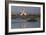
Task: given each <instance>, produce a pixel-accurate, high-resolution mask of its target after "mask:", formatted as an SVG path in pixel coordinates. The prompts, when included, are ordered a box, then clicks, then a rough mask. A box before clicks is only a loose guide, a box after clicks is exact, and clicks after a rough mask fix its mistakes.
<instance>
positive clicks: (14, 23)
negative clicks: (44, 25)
mask: <svg viewBox="0 0 46 35" xmlns="http://www.w3.org/2000/svg"><path fill="white" fill-rule="evenodd" d="M36 20H37V21H36V22H27V21H26V20H24V19H21V18H17V19H12V20H11V28H12V29H14V28H39V27H40V20H39V18H37V19H36Z"/></svg>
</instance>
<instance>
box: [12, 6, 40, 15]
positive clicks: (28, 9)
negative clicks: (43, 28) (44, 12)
mask: <svg viewBox="0 0 46 35" xmlns="http://www.w3.org/2000/svg"><path fill="white" fill-rule="evenodd" d="M23 8H25V12H27V13H29V14H40V7H23V6H11V12H12V14H17V13H19V12H20V10H23Z"/></svg>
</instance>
